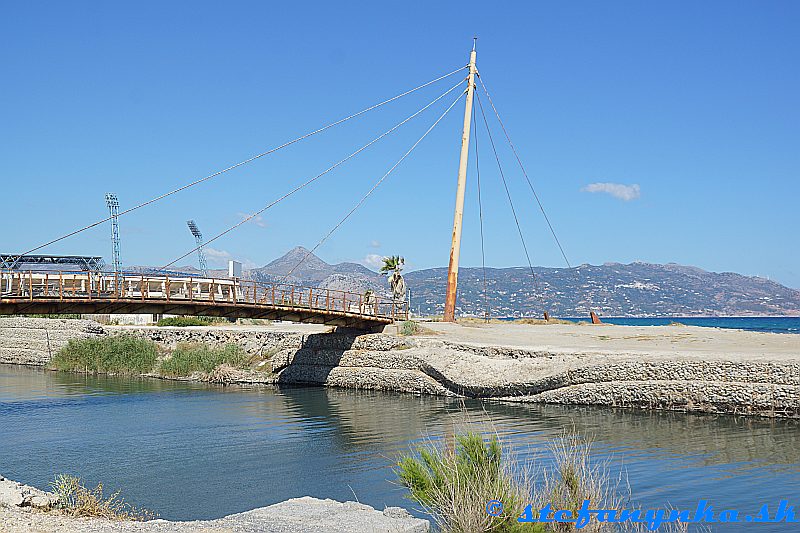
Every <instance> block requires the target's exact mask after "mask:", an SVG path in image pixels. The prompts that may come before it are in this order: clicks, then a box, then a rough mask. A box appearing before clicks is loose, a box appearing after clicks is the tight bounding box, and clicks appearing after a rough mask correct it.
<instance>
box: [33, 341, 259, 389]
mask: <svg viewBox="0 0 800 533" xmlns="http://www.w3.org/2000/svg"><path fill="white" fill-rule="evenodd" d="M258 362H260V358H257V357H253V356H250V355H248V354H247V353H246V352H245V351H244V350H243V349H242V348H241V347H240V346H238V345H236V344H225V345H222V346H209V345H206V344H201V343H179V344H178V345H177V346H176V347H175V348H174V349H173V350H166V349H164V348H162V347H160V346H159V345H158V344H156V343H155V342H154V341H152V340H149V339H142V338H139V337H135V336H133V335H126V334H120V335H109V336H107V337H99V338H87V339H72V340H70V341H69V342H68V343H67V345H66V346H65V347H63V348H62V349H61V350H59V351H58V353H56V355H55V357H53V359H52V360H51V361H50V364H49V368H50V369H52V370H59V371H66V372H81V373H86V374H109V375H121V376H148V377H165V378H190V377H192V376H198V374H202V375H204V376H205V377H209V376H211V375H212V374H213V373H214V371H220V370H224V369H225V368H233V369H237V370H257V369H258V368H259V367H258V366H257V363H258ZM260 368H263V369H264V370H260V371H261V372H265V373H268V369H269V367H267V366H266V365H262V367H260ZM198 377H199V376H198Z"/></svg>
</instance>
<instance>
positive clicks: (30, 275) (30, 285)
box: [28, 270, 33, 300]
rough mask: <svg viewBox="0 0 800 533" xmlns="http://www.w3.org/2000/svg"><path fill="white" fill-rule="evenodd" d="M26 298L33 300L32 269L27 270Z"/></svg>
mask: <svg viewBox="0 0 800 533" xmlns="http://www.w3.org/2000/svg"><path fill="white" fill-rule="evenodd" d="M28 298H29V299H30V300H33V271H32V270H28Z"/></svg>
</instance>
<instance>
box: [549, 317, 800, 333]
mask: <svg viewBox="0 0 800 533" xmlns="http://www.w3.org/2000/svg"><path fill="white" fill-rule="evenodd" d="M564 320H572V321H575V322H580V321H587V320H588V319H587V317H580V318H576V317H571V318H564ZM600 320H602V321H603V322H605V323H606V324H618V325H621V326H667V325H669V324H673V323H678V324H684V325H686V326H701V327H705V328H724V329H743V330H745V331H765V332H769V333H794V334H800V316H779V317H752V316H747V317H735V316H731V317H668V318H663V317H645V318H624V317H620V318H605V317H600Z"/></svg>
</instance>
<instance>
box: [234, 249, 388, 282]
mask: <svg viewBox="0 0 800 533" xmlns="http://www.w3.org/2000/svg"><path fill="white" fill-rule="evenodd" d="M308 253H309V252H308V250H307V249H305V248H303V247H302V246H298V247H296V248H293V249H291V250H289V252H288V253H286V254H285V255H283V256H282V257H279V258H278V259H276V260H274V261H272V262H271V263H269V264H268V265H265V266H263V267H261V268H255V269H252V270H249V271H247V272H246V273H245V275H246V277H247V278H248V279H253V280H255V281H261V282H267V283H269V282H275V281H281V280H283V278H284V276H286V274H287V273H288V272H289V271H291V270H292V268H294V267H295V265H297V264H298V263H300V261H302V260H303V258H304V257H306V255H308ZM285 281H286V283H293V284H297V285H304V286H313V287H321V288H325V289H336V290H341V291H351V292H358V293H363V292H364V291H366V290H367V289H372V290H374V291H376V292H378V293H383V292H386V290H387V285H386V280H385V278H384V277H383V276H381V275H380V274H378V273H376V272H373V271H372V270H370V269H368V268H367V267H365V266H363V265H359V264H358V263H339V264H336V265H331V264H328V263H326V262H325V261H323V260H322V259H320V258H319V257H317V256H316V255H314V254H310V255H308V258H307V259H306V260H305V261H303V262H302V263H301V264H300V266H298V267H297V268H296V269H295V270H294V271H293V272H292V273H291V275H290V276H289V277H287V278H286V279H285Z"/></svg>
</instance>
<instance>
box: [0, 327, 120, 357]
mask: <svg viewBox="0 0 800 533" xmlns="http://www.w3.org/2000/svg"><path fill="white" fill-rule="evenodd" d="M104 334H105V331H104V330H103V327H102V326H101V325H100V324H98V323H96V322H92V321H91V320H66V319H50V318H0V363H5V364H14V365H35V366H44V365H46V364H47V363H48V362H49V361H50V359H51V358H52V356H53V355H55V354H56V353H57V352H58V351H59V350H60V349H61V348H62V347H63V346H65V345H66V344H67V342H69V340H70V339H77V338H83V337H92V336H98V335H104Z"/></svg>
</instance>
